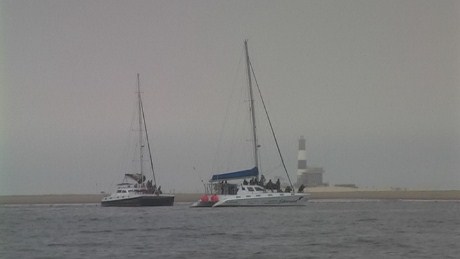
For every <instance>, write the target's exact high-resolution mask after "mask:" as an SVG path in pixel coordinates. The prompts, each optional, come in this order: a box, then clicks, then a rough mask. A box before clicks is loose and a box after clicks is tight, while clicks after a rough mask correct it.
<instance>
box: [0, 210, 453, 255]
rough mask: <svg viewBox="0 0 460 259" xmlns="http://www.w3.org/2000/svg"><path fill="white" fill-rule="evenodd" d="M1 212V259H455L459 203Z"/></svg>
mask: <svg viewBox="0 0 460 259" xmlns="http://www.w3.org/2000/svg"><path fill="white" fill-rule="evenodd" d="M188 205H189V204H175V206H173V207H149V208H102V207H100V206H99V205H94V204H93V205H34V206H3V207H0V258H134V257H136V258H139V257H147V258H458V256H459V254H460V216H459V215H460V214H459V213H460V202H458V201H456V202H455V201H450V202H444V201H443V202H434V201H429V202H428V201H424V202H422V201H327V202H310V203H309V204H308V205H307V206H306V207H292V208H214V209H209V208H189V207H188Z"/></svg>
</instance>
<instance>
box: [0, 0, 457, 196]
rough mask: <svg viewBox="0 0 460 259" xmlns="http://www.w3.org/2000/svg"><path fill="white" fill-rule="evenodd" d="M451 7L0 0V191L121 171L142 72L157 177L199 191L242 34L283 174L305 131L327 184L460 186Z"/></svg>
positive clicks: (71, 185) (107, 180)
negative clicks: (277, 144) (276, 140)
mask: <svg viewBox="0 0 460 259" xmlns="http://www.w3.org/2000/svg"><path fill="white" fill-rule="evenodd" d="M459 15H460V4H459V2H458V1H422V0H416V1H415V0H414V1H399V0H398V1H368V0H366V1H265V0H263V1H262V0H261V1H169V0H168V1H57V0H56V1H21V0H19V1H18V0H14V1H5V0H2V1H0V46H1V49H0V51H1V52H0V58H1V61H2V62H0V73H1V74H0V84H1V88H0V133H1V134H0V145H1V148H0V195H5V194H44V193H98V192H100V191H107V190H109V189H110V187H111V186H112V185H114V184H115V183H117V182H118V181H119V180H121V178H122V174H123V173H125V169H126V168H125V167H124V162H123V160H125V159H130V158H131V157H130V156H128V157H126V156H125V154H124V150H125V146H126V142H127V141H126V138H127V135H128V134H129V127H130V122H131V118H132V112H133V107H134V102H135V93H134V91H135V84H136V73H140V74H141V84H142V87H143V92H144V103H145V109H146V116H147V123H148V126H149V128H150V133H151V137H152V140H153V143H152V144H153V146H154V151H155V161H156V167H157V172H158V177H159V180H160V182H161V184H162V186H163V189H164V190H172V189H175V190H176V191H178V190H184V191H201V190H202V188H201V183H200V179H203V180H206V179H207V178H208V177H209V176H210V174H211V171H212V170H213V169H215V168H213V167H214V166H215V164H216V163H218V162H216V158H215V156H216V153H219V154H220V155H221V156H225V155H223V153H222V151H217V149H218V146H219V145H220V144H219V143H220V140H219V136H220V135H221V134H222V133H221V132H222V128H223V124H224V117H225V114H226V109H227V105H228V104H229V96H231V95H232V93H233V91H234V90H233V89H234V88H235V85H239V84H240V83H242V84H243V83H244V81H243V80H240V79H239V78H240V76H244V69H242V66H243V65H244V64H243V63H242V53H243V40H244V39H246V38H247V39H249V49H250V53H251V60H252V63H253V66H254V69H255V71H256V76H257V79H258V81H259V84H260V85H261V88H262V91H263V94H264V97H265V99H266V101H267V102H268V106H269V107H268V108H269V112H270V114H271V115H272V119H273V123H274V124H275V130H276V133H277V136H278V138H279V141H280V144H281V149H282V151H283V154H284V156H285V160H286V163H287V166H288V170H289V172H290V174H291V177H292V178H294V179H295V172H296V164H297V163H296V159H297V140H298V137H299V136H301V135H303V136H305V138H306V140H307V154H308V160H309V163H310V164H312V165H317V166H322V167H324V169H325V170H326V174H325V176H324V178H325V180H326V181H329V182H330V183H331V184H337V183H355V184H357V185H359V186H368V187H372V186H374V187H382V188H383V187H390V186H393V187H407V188H429V189H459V188H460V172H459V171H460V170H459V169H460V161H459V160H460V114H459V110H460V89H459V82H460V78H459V75H460V73H459V72H460V62H459V52H460V31H459V28H460V26H459ZM238 87H239V86H238ZM220 146H221V147H220V148H221V149H225V147H222V146H223V144H221V145H220ZM263 147H265V146H263ZM239 166H240V165H237V166H236V167H239ZM193 168H195V170H194V169H193ZM235 169H239V168H235ZM280 175H281V172H280ZM273 176H275V174H273Z"/></svg>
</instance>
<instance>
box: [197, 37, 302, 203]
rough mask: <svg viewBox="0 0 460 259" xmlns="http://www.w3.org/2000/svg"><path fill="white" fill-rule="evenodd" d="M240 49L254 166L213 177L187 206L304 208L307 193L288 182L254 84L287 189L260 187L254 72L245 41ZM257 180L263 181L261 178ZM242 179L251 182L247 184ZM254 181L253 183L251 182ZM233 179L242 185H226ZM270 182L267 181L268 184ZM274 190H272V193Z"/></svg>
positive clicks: (270, 186) (261, 185) (273, 185)
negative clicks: (247, 94)
mask: <svg viewBox="0 0 460 259" xmlns="http://www.w3.org/2000/svg"><path fill="white" fill-rule="evenodd" d="M244 50H245V55H246V68H247V74H248V90H249V97H250V100H249V111H250V116H251V131H252V143H253V153H254V166H253V167H252V168H250V169H246V170H242V171H236V172H230V173H223V174H214V175H213V176H212V177H211V179H210V180H209V183H208V184H207V185H205V189H206V190H205V194H203V195H202V196H201V197H200V199H199V200H198V201H196V202H195V203H193V204H192V205H191V207H253V206H302V205H305V202H306V201H307V200H308V196H309V194H308V193H303V192H302V193H299V192H298V193H296V192H295V189H294V186H293V185H292V183H291V180H290V177H289V174H288V173H287V169H286V166H285V164H284V160H283V158H282V155H281V152H280V149H279V146H278V141H277V140H276V136H275V133H274V131H273V127H272V125H271V121H270V118H269V116H268V112H267V109H266V108H265V104H264V102H263V98H262V94H261V92H260V88H259V86H258V85H257V81H255V82H256V85H257V89H258V92H259V95H260V98H261V100H262V104H263V107H264V110H265V114H266V116H267V119H268V122H269V125H270V129H271V132H272V135H273V138H274V140H275V143H276V147H277V149H278V153H279V156H280V158H281V162H282V165H283V167H284V171H285V172H286V175H287V177H288V179H289V182H290V186H289V188H287V189H290V191H285V192H282V191H281V189H280V188H279V183H278V186H277V188H273V187H275V186H276V184H271V185H269V186H263V184H260V182H263V181H259V180H258V179H259V161H258V157H259V154H258V147H259V145H258V143H257V132H256V125H255V124H256V123H255V109H254V98H253V86H252V77H251V72H252V73H254V71H253V70H252V67H251V63H250V60H249V52H248V42H247V40H245V41H244ZM261 178H264V177H263V175H262V176H261ZM246 179H251V180H250V182H249V183H248V182H247V181H246ZM252 179H254V181H252ZM233 180H240V181H241V180H244V181H243V183H239V184H238V183H229V182H228V181H233ZM270 183H271V181H270ZM273 189H275V191H274V190H273Z"/></svg>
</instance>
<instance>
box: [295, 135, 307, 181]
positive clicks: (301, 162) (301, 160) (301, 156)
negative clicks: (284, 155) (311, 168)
mask: <svg viewBox="0 0 460 259" xmlns="http://www.w3.org/2000/svg"><path fill="white" fill-rule="evenodd" d="M306 172H307V150H306V149H305V138H304V137H303V136H301V137H300V139H299V153H298V154H297V175H298V176H300V175H303V174H305V173H306Z"/></svg>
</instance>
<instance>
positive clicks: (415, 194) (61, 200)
mask: <svg viewBox="0 0 460 259" xmlns="http://www.w3.org/2000/svg"><path fill="white" fill-rule="evenodd" d="M310 194H311V196H310V198H311V199H313V200H320V199H379V200H385V199H390V200H398V199H403V200H404V199H405V200H459V201H460V190H451V191H346V192H340V191H334V192H322V191H321V192H311V193H310ZM175 195H176V198H175V202H194V201H196V200H198V199H199V198H200V196H201V194H199V193H177V194H175ZM103 196H104V194H60V195H12V196H0V204H3V205H8V204H81V203H99V202H100V201H101V199H102V197H103Z"/></svg>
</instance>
